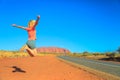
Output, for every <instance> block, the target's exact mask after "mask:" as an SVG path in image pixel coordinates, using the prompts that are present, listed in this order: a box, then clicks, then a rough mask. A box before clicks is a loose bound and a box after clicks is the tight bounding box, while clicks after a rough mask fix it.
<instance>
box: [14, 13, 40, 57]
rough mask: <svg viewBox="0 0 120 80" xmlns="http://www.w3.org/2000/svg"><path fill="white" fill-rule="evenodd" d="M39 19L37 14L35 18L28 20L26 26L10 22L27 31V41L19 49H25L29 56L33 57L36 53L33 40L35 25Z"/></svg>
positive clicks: (34, 39)
mask: <svg viewBox="0 0 120 80" xmlns="http://www.w3.org/2000/svg"><path fill="white" fill-rule="evenodd" d="M39 19H40V16H39V15H38V16H37V19H36V20H30V21H29V23H28V27H23V26H18V25H16V24H12V26H13V27H17V28H21V29H24V30H26V31H27V32H28V41H27V42H26V44H25V45H24V46H23V47H22V48H21V49H20V51H23V50H26V51H27V52H28V54H29V55H30V56H31V57H34V56H36V55H37V50H36V46H35V42H36V29H35V27H36V25H37V24H38V21H39Z"/></svg>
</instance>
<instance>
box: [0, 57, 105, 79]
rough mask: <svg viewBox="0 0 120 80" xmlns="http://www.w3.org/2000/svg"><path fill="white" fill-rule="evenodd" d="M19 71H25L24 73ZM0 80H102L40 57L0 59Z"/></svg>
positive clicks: (52, 58) (54, 60)
mask: <svg viewBox="0 0 120 80" xmlns="http://www.w3.org/2000/svg"><path fill="white" fill-rule="evenodd" d="M13 67H14V68H13ZM13 71H15V72H13ZM20 71H26V73H24V72H20ZM0 80H103V79H101V78H99V77H97V76H95V75H93V74H90V73H88V72H85V71H83V70H81V69H78V68H75V67H73V66H70V65H69V64H66V63H64V62H62V61H60V60H58V59H57V58H56V57H55V56H40V57H26V58H14V59H0Z"/></svg>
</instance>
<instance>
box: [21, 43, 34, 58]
mask: <svg viewBox="0 0 120 80" xmlns="http://www.w3.org/2000/svg"><path fill="white" fill-rule="evenodd" d="M24 50H26V51H27V52H28V54H29V55H30V56H31V57H34V56H35V54H36V52H35V50H34V49H33V50H32V49H30V48H29V47H28V46H27V45H24V46H23V47H22V48H21V49H20V51H24Z"/></svg>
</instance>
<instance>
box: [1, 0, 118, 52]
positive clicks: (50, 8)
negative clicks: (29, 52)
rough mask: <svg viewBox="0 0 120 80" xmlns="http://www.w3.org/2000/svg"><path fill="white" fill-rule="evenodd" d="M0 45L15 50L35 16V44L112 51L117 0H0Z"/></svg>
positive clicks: (93, 50)
mask: <svg viewBox="0 0 120 80" xmlns="http://www.w3.org/2000/svg"><path fill="white" fill-rule="evenodd" d="M0 10H1V11H0V28H1V29H0V36H1V39H0V49H3V50H18V49H19V48H20V47H21V46H23V45H24V44H25V43H26V41H27V38H28V37H27V32H26V31H24V30H21V29H18V28H14V27H12V26H11V24H13V23H15V24H18V25H21V26H27V24H28V22H29V20H31V19H36V16H37V15H38V14H39V15H40V16H41V19H40V22H39V24H38V25H37V27H36V29H37V42H36V46H37V47H43V46H47V47H49V46H56V47H61V48H66V49H69V50H70V51H71V52H83V51H89V52H106V51H115V50H116V49H117V48H118V47H119V46H120V0H19V1H18V0H0Z"/></svg>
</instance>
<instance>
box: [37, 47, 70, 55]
mask: <svg viewBox="0 0 120 80" xmlns="http://www.w3.org/2000/svg"><path fill="white" fill-rule="evenodd" d="M37 52H41V53H66V54H69V53H70V51H69V50H67V49H64V48H58V47H41V48H37Z"/></svg>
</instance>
